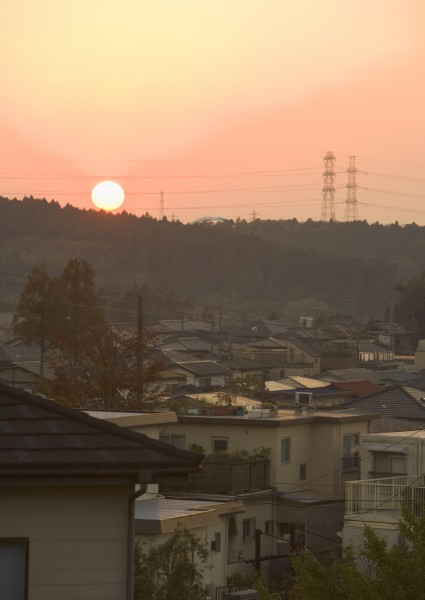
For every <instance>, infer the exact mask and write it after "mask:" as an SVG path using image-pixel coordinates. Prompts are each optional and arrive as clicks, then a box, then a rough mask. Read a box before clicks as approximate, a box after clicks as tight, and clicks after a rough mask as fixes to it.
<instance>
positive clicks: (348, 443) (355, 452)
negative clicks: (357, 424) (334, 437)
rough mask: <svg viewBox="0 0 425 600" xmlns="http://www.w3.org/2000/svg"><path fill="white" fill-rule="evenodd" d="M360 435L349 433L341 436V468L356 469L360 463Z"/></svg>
mask: <svg viewBox="0 0 425 600" xmlns="http://www.w3.org/2000/svg"><path fill="white" fill-rule="evenodd" d="M359 440H360V436H359V434H358V433H349V434H347V435H344V437H343V438H342V469H343V470H347V469H356V468H358V466H359V465H360V441H359Z"/></svg>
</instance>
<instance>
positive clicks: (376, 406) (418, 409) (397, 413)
mask: <svg viewBox="0 0 425 600" xmlns="http://www.w3.org/2000/svg"><path fill="white" fill-rule="evenodd" d="M424 396H425V394H424V392H423V391H422V390H419V389H416V388H414V387H412V386H408V385H393V386H389V387H387V388H385V389H383V390H382V391H381V392H377V393H376V394H372V395H371V396H366V397H364V398H355V399H353V400H350V401H348V402H346V403H345V404H344V407H347V408H350V409H354V410H359V411H362V412H363V411H364V412H374V413H377V414H381V415H383V416H386V417H396V418H399V419H410V420H419V421H425V401H424V400H422V399H421V398H423V397H424Z"/></svg>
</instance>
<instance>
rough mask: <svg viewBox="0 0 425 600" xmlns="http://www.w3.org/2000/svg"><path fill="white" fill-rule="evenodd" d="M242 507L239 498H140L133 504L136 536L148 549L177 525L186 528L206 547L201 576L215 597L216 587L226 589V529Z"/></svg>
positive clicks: (160, 542) (211, 594)
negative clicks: (222, 499) (205, 561)
mask: <svg viewBox="0 0 425 600" xmlns="http://www.w3.org/2000/svg"><path fill="white" fill-rule="evenodd" d="M245 510H246V509H245V505H244V503H243V502H242V501H241V500H228V499H226V500H224V501H213V500H208V499H206V500H205V499H194V498H165V497H163V496H158V497H155V498H147V499H143V497H141V498H140V499H139V500H138V501H137V502H136V506H135V528H136V539H137V540H138V541H139V542H140V543H141V544H142V547H143V549H144V550H149V549H150V548H151V547H155V546H158V545H160V544H163V543H164V542H165V541H166V540H167V539H168V538H169V537H170V536H171V535H172V534H173V533H174V531H175V530H176V529H177V528H178V527H183V528H185V529H187V530H188V531H190V533H192V534H193V535H195V536H196V537H197V538H198V539H200V540H201V541H202V542H203V543H204V544H205V547H206V548H207V550H208V553H209V554H208V558H207V563H206V565H205V566H204V568H203V570H202V576H203V581H204V585H205V589H206V590H207V593H208V595H209V596H211V597H215V591H216V589H226V585H227V576H228V574H229V567H230V565H231V564H232V563H228V554H229V552H230V551H231V548H229V536H228V531H229V529H230V530H231V523H232V522H233V521H232V520H234V519H235V516H236V515H238V514H244V513H245ZM230 539H231V536H230ZM235 560H237V555H236V557H235Z"/></svg>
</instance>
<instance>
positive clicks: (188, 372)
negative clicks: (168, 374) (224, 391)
mask: <svg viewBox="0 0 425 600" xmlns="http://www.w3.org/2000/svg"><path fill="white" fill-rule="evenodd" d="M168 370H169V371H172V372H173V373H177V374H179V375H185V376H186V384H187V385H193V386H195V387H196V388H199V390H201V391H210V390H212V389H217V388H220V387H224V385H225V383H226V381H227V378H228V376H229V370H228V369H227V368H226V367H223V366H222V365H220V364H219V363H217V362H214V361H212V360H193V361H179V362H176V363H175V364H174V365H173V366H172V367H169V369H168Z"/></svg>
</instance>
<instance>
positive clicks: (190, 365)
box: [177, 360, 229, 377]
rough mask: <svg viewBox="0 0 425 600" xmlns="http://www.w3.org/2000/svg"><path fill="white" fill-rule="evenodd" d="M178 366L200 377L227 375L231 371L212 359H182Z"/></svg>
mask: <svg viewBox="0 0 425 600" xmlns="http://www.w3.org/2000/svg"><path fill="white" fill-rule="evenodd" d="M177 366H179V367H181V368H182V369H186V370H187V371H190V372H191V373H194V374H195V375H198V376H200V377H206V376H209V375H227V374H228V373H229V370H228V369H227V368H226V367H223V366H222V365H220V364H218V363H216V362H214V361H212V360H196V361H187V362H184V361H182V362H179V363H178V364H177Z"/></svg>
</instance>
